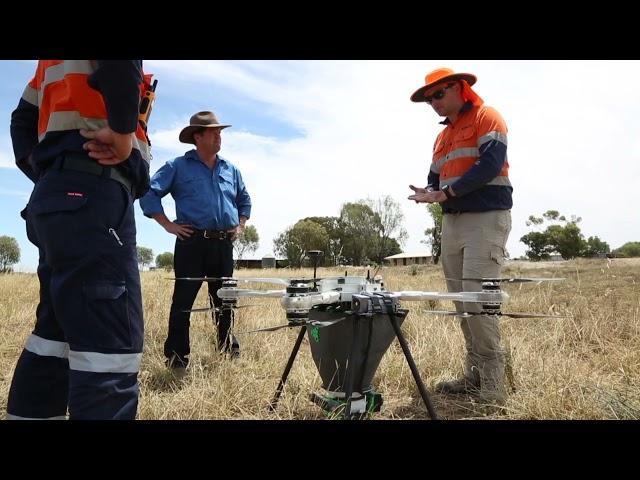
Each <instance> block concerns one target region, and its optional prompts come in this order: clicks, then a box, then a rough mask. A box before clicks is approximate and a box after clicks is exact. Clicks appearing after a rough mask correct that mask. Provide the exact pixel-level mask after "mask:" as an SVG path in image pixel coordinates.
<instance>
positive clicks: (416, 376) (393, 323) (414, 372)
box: [387, 311, 438, 420]
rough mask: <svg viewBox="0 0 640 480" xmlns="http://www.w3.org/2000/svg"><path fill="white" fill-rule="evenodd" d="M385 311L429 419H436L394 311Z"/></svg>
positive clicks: (434, 411) (436, 416)
mask: <svg viewBox="0 0 640 480" xmlns="http://www.w3.org/2000/svg"><path fill="white" fill-rule="evenodd" d="M387 313H388V314H389V320H390V321H391V326H392V327H393V330H394V331H395V332H396V337H398V342H399V343H400V347H401V348H402V352H403V353H404V356H405V358H406V359H407V363H408V364H409V368H410V369H411V374H412V375H413V379H414V380H415V381H416V385H417V386H418V391H419V392H420V396H421V397H422V401H423V402H424V404H425V406H426V407H427V411H428V412H429V416H430V417H431V420H437V419H438V415H437V414H436V410H435V408H433V404H432V403H431V399H430V398H429V393H428V392H427V388H426V387H425V386H424V383H423V382H422V379H421V378H420V374H419V373H418V368H417V367H416V363H415V362H414V361H413V357H412V356H411V351H410V350H409V345H408V344H407V340H406V339H405V338H404V335H403V334H402V331H401V330H400V326H399V325H398V321H397V320H396V316H395V313H394V312H393V311H388V312H387Z"/></svg>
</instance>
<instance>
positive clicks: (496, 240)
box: [408, 68, 513, 405]
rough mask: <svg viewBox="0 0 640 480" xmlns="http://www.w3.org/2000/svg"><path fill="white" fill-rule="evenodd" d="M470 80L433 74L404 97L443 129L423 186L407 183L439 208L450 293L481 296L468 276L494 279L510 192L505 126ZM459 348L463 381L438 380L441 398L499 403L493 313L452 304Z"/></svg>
mask: <svg viewBox="0 0 640 480" xmlns="http://www.w3.org/2000/svg"><path fill="white" fill-rule="evenodd" d="M475 83H476V77H475V75H472V74H469V73H455V72H454V71H453V70H451V69H449V68H439V69H436V70H434V71H432V72H430V73H428V74H427V76H426V78H425V84H424V85H423V86H421V87H420V88H419V89H418V90H416V91H415V92H414V93H413V95H411V100H412V101H413V102H426V103H427V104H429V105H431V107H432V108H433V110H434V111H435V112H436V113H437V114H438V115H439V116H441V117H445V119H444V121H442V122H440V123H442V124H443V125H445V128H444V129H443V130H442V131H441V132H440V134H439V135H438V137H437V138H436V141H435V144H434V147H433V158H432V162H431V168H430V170H429V177H428V185H427V186H426V187H424V188H421V187H415V186H413V185H409V187H410V188H411V189H412V190H413V191H414V192H415V193H414V194H413V195H410V196H409V197H408V198H409V199H410V200H415V201H416V202H425V203H434V202H439V203H441V205H442V212H443V217H442V255H441V259H442V268H443V270H444V274H445V277H446V279H447V288H448V290H449V291H450V292H460V291H480V290H481V288H482V287H481V282H480V281H478V280H466V279H468V278H473V279H479V278H496V277H499V276H500V272H501V269H502V264H503V263H504V258H505V246H506V243H507V238H508V236H509V232H510V230H511V207H512V205H513V201H512V198H511V193H512V191H513V188H512V187H511V182H510V181H509V175H508V173H509V163H508V162H507V126H506V124H505V122H504V120H503V119H502V116H501V115H500V114H499V113H498V112H497V111H496V110H495V109H493V108H491V107H488V106H485V105H484V101H483V100H482V98H480V97H479V96H478V94H477V93H476V92H474V91H473V90H472V89H471V86H472V85H473V84H475ZM456 310H457V311H458V312H461V313H462V312H467V313H470V314H471V316H465V317H461V318H460V326H461V328H462V333H463V334H464V339H465V344H466V361H465V366H464V372H463V375H462V376H461V377H460V378H458V379H456V380H452V381H447V382H441V383H439V384H438V385H437V387H436V389H437V390H438V391H440V392H441V393H445V394H462V393H469V394H474V395H477V397H478V398H479V399H480V401H482V402H483V403H488V404H496V405H501V404H504V402H505V400H506V393H505V388H504V352H503V351H502V348H501V346H500V330H499V324H498V317H497V316H496V315H480V314H479V313H480V312H481V306H480V305H479V304H477V303H462V302H456Z"/></svg>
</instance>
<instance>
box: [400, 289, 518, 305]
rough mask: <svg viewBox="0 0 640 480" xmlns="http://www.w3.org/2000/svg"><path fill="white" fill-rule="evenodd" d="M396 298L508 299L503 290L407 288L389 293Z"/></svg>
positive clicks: (488, 300)
mask: <svg viewBox="0 0 640 480" xmlns="http://www.w3.org/2000/svg"><path fill="white" fill-rule="evenodd" d="M391 295H392V296H393V297H395V298H397V299H398V300H408V301H421V300H452V301H454V302H475V303H503V302H506V301H507V300H508V299H509V295H507V294H506V293H505V292H502V291H499V292H444V293H443V292H420V291H412V290H407V291H403V292H395V293H392V294H391Z"/></svg>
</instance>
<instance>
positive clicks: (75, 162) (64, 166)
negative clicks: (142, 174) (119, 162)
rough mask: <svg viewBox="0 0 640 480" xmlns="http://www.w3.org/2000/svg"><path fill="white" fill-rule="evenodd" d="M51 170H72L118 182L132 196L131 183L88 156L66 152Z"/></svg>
mask: <svg viewBox="0 0 640 480" xmlns="http://www.w3.org/2000/svg"><path fill="white" fill-rule="evenodd" d="M53 168H59V169H60V170H74V171H76V172H84V173H90V174H92V175H98V176H104V177H107V178H110V179H112V180H115V181H116V182H120V183H121V184H122V185H124V186H125V188H126V189H127V190H128V191H129V192H130V193H131V194H133V182H131V180H129V179H128V178H127V177H125V176H124V174H123V173H122V172H121V171H120V170H118V169H117V168H115V167H105V166H102V165H100V164H99V163H98V162H97V161H96V160H94V159H93V158H91V157H90V156H88V155H85V154H82V153H77V152H66V153H63V154H62V155H61V156H60V160H57V161H56V162H54V164H53Z"/></svg>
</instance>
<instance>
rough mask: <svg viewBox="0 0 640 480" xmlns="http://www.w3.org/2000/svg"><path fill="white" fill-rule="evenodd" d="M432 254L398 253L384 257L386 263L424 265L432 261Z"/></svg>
mask: <svg viewBox="0 0 640 480" xmlns="http://www.w3.org/2000/svg"><path fill="white" fill-rule="evenodd" d="M432 258H433V257H432V256H431V255H430V254H428V253H426V252H413V253H398V254H396V255H391V256H389V257H384V260H385V262H386V263H387V265H424V264H426V263H432V261H433V260H432Z"/></svg>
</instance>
